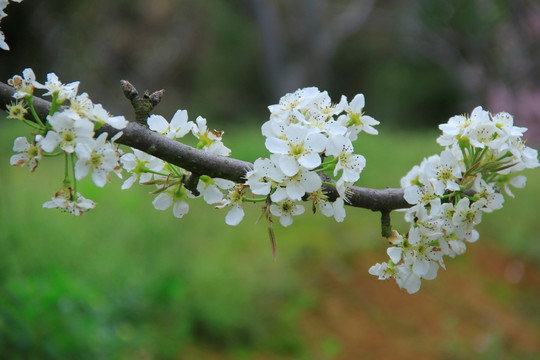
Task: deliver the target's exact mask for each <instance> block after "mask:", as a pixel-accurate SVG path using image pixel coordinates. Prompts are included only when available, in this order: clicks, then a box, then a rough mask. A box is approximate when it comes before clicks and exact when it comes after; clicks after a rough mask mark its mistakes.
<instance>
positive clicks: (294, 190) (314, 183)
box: [270, 170, 322, 202]
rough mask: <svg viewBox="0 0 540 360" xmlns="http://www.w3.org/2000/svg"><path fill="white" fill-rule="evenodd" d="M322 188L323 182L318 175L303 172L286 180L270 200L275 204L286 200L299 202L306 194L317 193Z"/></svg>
mask: <svg viewBox="0 0 540 360" xmlns="http://www.w3.org/2000/svg"><path fill="white" fill-rule="evenodd" d="M321 186H322V180H321V178H320V177H319V175H317V173H314V172H312V171H306V170H301V171H299V172H298V173H297V174H296V175H294V176H290V177H286V178H284V179H283V181H282V182H281V183H280V186H278V187H277V189H276V190H275V191H274V193H272V195H271V196H270V198H271V199H272V201H273V202H280V201H283V200H285V199H290V200H298V201H299V200H302V197H303V196H304V195H305V194H306V193H311V192H313V191H317V190H318V189H320V187H321Z"/></svg>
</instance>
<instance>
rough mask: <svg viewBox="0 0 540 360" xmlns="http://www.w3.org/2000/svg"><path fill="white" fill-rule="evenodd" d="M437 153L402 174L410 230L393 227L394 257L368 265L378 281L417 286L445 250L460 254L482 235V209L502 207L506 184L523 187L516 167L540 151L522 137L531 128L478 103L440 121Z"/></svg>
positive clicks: (533, 160)
mask: <svg viewBox="0 0 540 360" xmlns="http://www.w3.org/2000/svg"><path fill="white" fill-rule="evenodd" d="M439 128H440V129H441V130H442V132H443V133H442V135H441V136H440V137H439V138H438V139H437V142H438V143H439V144H440V145H442V146H445V149H444V150H443V151H442V152H441V154H440V155H433V156H431V157H429V158H427V159H424V161H422V163H421V164H420V165H419V166H415V167H414V168H413V169H412V170H411V171H410V172H409V173H408V174H407V175H406V176H405V177H404V178H403V179H402V180H401V186H402V187H403V188H404V193H405V195H404V197H405V200H407V202H408V203H410V204H411V205H412V207H411V208H409V209H407V210H406V212H405V220H406V221H407V222H408V223H409V224H410V229H409V231H408V233H407V234H405V235H400V234H399V233H398V232H396V231H393V232H392V235H391V236H390V237H389V241H390V243H391V247H390V248H389V249H388V250H387V253H388V256H389V257H390V260H389V261H388V262H386V263H379V264H376V265H374V266H373V267H371V268H370V269H369V273H370V274H372V275H375V276H378V277H379V279H388V278H390V277H393V278H395V280H396V282H397V284H398V285H399V287H401V288H405V289H406V290H407V291H408V292H409V293H415V292H417V291H418V290H419V289H420V285H421V284H420V283H421V279H426V280H431V279H434V278H435V277H436V276H437V271H438V269H439V266H441V267H443V268H444V260H443V257H444V256H450V257H452V258H453V257H455V256H456V255H460V254H463V253H464V252H465V250H466V243H467V242H474V241H476V240H478V238H479V234H478V232H477V231H476V230H475V229H474V227H475V225H477V224H479V223H480V221H481V220H482V214H483V213H487V212H492V211H493V210H497V209H500V208H501V207H502V205H503V201H504V198H503V196H502V194H501V193H500V192H501V189H503V188H504V189H506V192H507V193H508V194H509V195H511V196H513V195H512V193H511V191H510V189H509V184H511V185H513V186H515V187H523V186H525V177H524V176H522V175H516V174H515V173H516V172H518V171H520V170H523V169H526V168H534V167H538V166H539V165H540V164H539V162H538V158H537V156H538V152H537V151H536V150H534V149H532V148H530V147H527V146H526V145H525V143H524V141H523V140H522V135H523V133H524V132H525V131H526V130H527V129H525V128H522V127H517V126H514V124H513V118H512V116H511V115H510V114H508V113H504V112H503V113H498V114H495V115H492V114H490V113H488V112H487V111H485V110H483V109H482V108H481V107H477V108H475V109H474V110H473V112H472V113H471V115H470V116H465V115H460V116H454V117H452V118H450V119H449V121H448V123H446V124H442V125H440V126H439Z"/></svg>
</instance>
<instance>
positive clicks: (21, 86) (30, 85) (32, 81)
mask: <svg viewBox="0 0 540 360" xmlns="http://www.w3.org/2000/svg"><path fill="white" fill-rule="evenodd" d="M8 84H9V85H11V86H13V87H14V88H15V90H17V91H15V94H13V97H14V98H15V99H22V98H25V97H27V96H32V95H33V94H34V88H35V87H36V84H38V85H39V83H38V82H36V75H35V74H34V71H33V70H32V69H30V68H26V69H24V70H23V76H22V77H21V76H19V75H15V76H13V77H12V78H11V79H9V80H8Z"/></svg>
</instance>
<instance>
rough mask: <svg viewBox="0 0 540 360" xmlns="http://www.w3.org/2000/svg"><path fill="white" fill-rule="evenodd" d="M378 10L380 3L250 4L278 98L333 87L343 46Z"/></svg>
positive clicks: (268, 0) (310, 0)
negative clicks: (306, 89) (335, 61)
mask: <svg viewBox="0 0 540 360" xmlns="http://www.w3.org/2000/svg"><path fill="white" fill-rule="evenodd" d="M374 4H375V0H349V1H331V0H300V1H287V0H278V1H275V0H250V5H251V10H252V11H253V13H254V15H255V19H256V22H257V26H258V28H259V32H260V36H261V42H260V43H261V48H262V53H263V54H262V56H263V57H264V77H265V80H266V83H267V86H268V88H269V91H270V93H271V94H272V96H273V97H275V98H279V97H280V96H281V95H283V94H285V93H286V92H291V91H294V90H296V89H297V88H299V87H304V86H310V85H315V86H319V87H323V88H324V87H327V86H328V79H329V71H330V65H331V63H332V60H333V59H334V56H335V54H336V51H337V49H338V47H339V45H340V44H341V43H342V41H343V40H344V39H345V38H346V37H347V36H349V35H351V34H353V33H355V32H357V31H358V30H359V29H360V28H361V27H362V26H363V25H364V23H365V21H366V20H367V18H368V17H369V15H370V13H371V11H372V10H373V6H374Z"/></svg>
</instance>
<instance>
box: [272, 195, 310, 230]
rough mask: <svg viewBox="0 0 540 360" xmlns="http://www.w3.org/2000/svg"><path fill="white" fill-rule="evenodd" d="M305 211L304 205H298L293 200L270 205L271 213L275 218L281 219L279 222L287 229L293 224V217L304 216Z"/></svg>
mask: <svg viewBox="0 0 540 360" xmlns="http://www.w3.org/2000/svg"><path fill="white" fill-rule="evenodd" d="M304 211H305V209H304V207H303V206H302V205H299V204H296V203H294V202H293V201H291V200H284V201H282V202H280V203H277V204H272V205H270V212H271V213H272V215H274V216H278V217H279V222H280V224H281V225H283V226H284V227H287V226H289V225H291V224H292V222H293V219H292V217H293V215H300V214H303V213H304Z"/></svg>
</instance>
